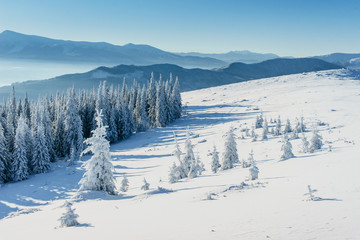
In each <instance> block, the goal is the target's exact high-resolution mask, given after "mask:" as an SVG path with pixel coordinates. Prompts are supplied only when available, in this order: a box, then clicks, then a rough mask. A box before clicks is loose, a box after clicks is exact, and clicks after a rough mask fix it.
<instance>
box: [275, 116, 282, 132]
mask: <svg viewBox="0 0 360 240" xmlns="http://www.w3.org/2000/svg"><path fill="white" fill-rule="evenodd" d="M274 135H275V136H279V135H281V119H280V116H279V117H278V119H277V120H276V125H275V130H274Z"/></svg>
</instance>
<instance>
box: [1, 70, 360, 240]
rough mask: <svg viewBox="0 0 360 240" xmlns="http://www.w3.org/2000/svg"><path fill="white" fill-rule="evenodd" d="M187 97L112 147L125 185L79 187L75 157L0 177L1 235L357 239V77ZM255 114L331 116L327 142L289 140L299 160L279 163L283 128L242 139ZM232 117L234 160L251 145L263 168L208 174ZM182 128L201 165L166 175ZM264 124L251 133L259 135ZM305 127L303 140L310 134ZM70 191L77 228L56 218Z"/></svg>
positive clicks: (311, 78)
mask: <svg viewBox="0 0 360 240" xmlns="http://www.w3.org/2000/svg"><path fill="white" fill-rule="evenodd" d="M182 97H183V103H184V104H185V103H186V105H187V107H186V112H187V116H184V117H182V118H181V119H179V120H177V121H175V122H174V123H173V124H171V125H169V126H168V127H165V128H158V129H152V130H150V131H148V132H144V133H138V134H136V135H134V136H132V137H131V138H130V139H128V140H125V141H122V142H120V143H118V144H114V145H112V146H111V154H112V163H113V165H114V167H115V172H114V176H115V178H116V180H117V183H116V185H117V188H119V187H120V185H121V180H122V177H123V174H126V176H127V177H128V179H129V184H130V185H129V190H128V192H126V193H122V192H121V193H120V194H119V195H118V196H111V195H107V194H106V193H102V192H83V193H81V194H77V189H78V187H79V186H78V181H79V180H80V178H81V176H82V175H83V172H84V169H83V168H82V167H81V165H82V162H78V163H77V164H75V165H74V166H67V163H65V162H61V161H59V162H56V163H54V164H53V165H52V170H51V172H49V173H45V174H38V175H35V176H31V177H30V179H28V180H25V181H21V182H16V183H8V184H5V185H2V186H1V188H0V219H1V220H0V236H1V239H37V240H40V239H256V240H259V239H287V240H289V239H302V240H304V239H326V240H330V239H359V236H360V228H359V225H360V181H359V170H360V157H359V156H360V148H359V144H360V124H359V122H360V80H359V79H353V77H351V76H350V75H349V72H348V71H347V70H331V71H322V72H313V73H306V74H296V75H288V76H281V77H274V78H267V79H260V80H253V81H249V82H243V83H237V84H232V85H225V86H220V87H214V88H208V89H203V90H198V91H193V92H186V93H183V94H182ZM261 112H262V113H263V116H264V118H265V117H266V118H267V119H268V121H269V120H270V118H273V119H275V118H277V116H278V115H280V116H281V119H282V122H283V123H285V122H286V121H285V120H286V119H287V118H289V119H290V120H291V123H292V126H294V121H295V117H298V118H300V117H301V116H303V117H304V120H305V123H306V125H307V128H308V130H312V129H313V127H314V125H315V124H316V123H317V121H322V122H324V123H326V125H325V126H317V129H318V130H319V133H320V134H321V135H322V137H323V143H324V146H323V149H321V150H320V151H315V152H314V153H300V150H301V147H300V145H301V139H296V140H291V143H292V145H293V153H294V155H295V157H294V158H290V159H288V160H286V161H279V160H280V154H281V152H280V148H281V145H282V143H281V136H278V137H274V136H272V135H271V134H269V135H268V137H269V139H268V140H266V141H259V140H258V141H256V142H252V141H251V139H250V138H248V137H247V138H245V139H241V138H240V136H241V134H242V132H241V131H240V129H241V128H243V127H246V126H247V127H249V128H251V126H252V124H253V123H254V122H255V117H256V115H257V114H260V113H261ZM231 125H232V126H233V127H234V128H235V134H236V135H237V136H238V137H239V138H238V139H237V140H236V141H237V147H238V153H239V159H240V160H241V159H247V157H248V154H249V152H250V151H251V149H253V150H254V159H255V161H256V162H257V167H258V168H259V171H260V172H259V179H257V180H255V181H245V179H246V178H247V177H248V174H249V170H248V169H245V168H242V167H241V166H240V164H238V165H236V166H235V168H233V169H230V170H226V171H219V172H218V173H215V174H214V173H212V172H211V167H210V165H211V156H210V155H209V153H210V152H211V151H212V149H213V145H214V144H215V145H216V147H217V150H218V151H219V152H220V154H219V155H220V156H221V154H222V152H223V150H224V138H223V136H224V134H225V133H226V131H227V130H228V129H229V127H230V126H231ZM273 125H274V124H272V123H269V127H272V126H273ZM187 126H189V127H190V130H191V131H192V132H193V134H194V135H193V136H195V138H193V139H192V143H193V144H195V146H194V151H195V155H197V154H198V155H199V156H200V160H201V161H202V162H203V163H204V164H205V168H206V171H205V172H203V175H202V176H199V177H198V178H194V179H182V180H180V182H178V183H174V184H170V183H168V172H169V167H170V166H171V165H172V164H173V162H174V161H176V159H175V157H174V156H172V152H173V150H174V146H175V143H174V141H173V131H175V133H176V134H177V136H178V141H179V144H180V147H181V148H182V149H183V146H184V141H185V132H186V127H187ZM261 130H262V129H257V130H256V131H257V133H258V134H259V135H260V134H261ZM305 135H306V137H308V139H309V138H310V136H311V132H310V131H309V132H306V133H305ZM203 140H206V141H203ZM329 145H331V146H332V151H328V148H329ZM88 159H89V156H87V157H84V158H83V160H88ZM144 177H145V178H146V180H147V181H148V182H149V183H150V189H149V191H145V192H144V191H143V190H141V189H140V188H141V186H142V185H143V179H144ZM160 179H161V181H160ZM243 181H245V184H242V182H243ZM308 185H311V188H312V189H317V192H315V193H314V195H315V196H316V197H320V199H319V200H318V201H306V199H307V198H308V197H307V196H306V195H304V194H306V193H307V192H308V189H307V186H308ZM158 187H160V188H158ZM66 200H68V201H71V202H73V206H72V207H73V209H74V211H75V213H76V214H78V215H79V218H78V221H79V223H80V225H78V226H76V227H68V228H60V227H59V225H60V222H59V221H58V219H59V218H60V217H61V215H62V213H63V207H62V206H63V204H64V202H65V201H66Z"/></svg>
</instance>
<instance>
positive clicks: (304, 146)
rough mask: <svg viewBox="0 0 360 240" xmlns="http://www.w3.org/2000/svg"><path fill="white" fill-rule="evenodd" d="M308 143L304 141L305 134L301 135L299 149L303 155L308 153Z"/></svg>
mask: <svg viewBox="0 0 360 240" xmlns="http://www.w3.org/2000/svg"><path fill="white" fill-rule="evenodd" d="M309 145H310V143H309V141H308V140H307V139H306V137H305V134H304V133H303V135H302V138H301V149H302V152H303V153H308V152H309V151H310V148H309Z"/></svg>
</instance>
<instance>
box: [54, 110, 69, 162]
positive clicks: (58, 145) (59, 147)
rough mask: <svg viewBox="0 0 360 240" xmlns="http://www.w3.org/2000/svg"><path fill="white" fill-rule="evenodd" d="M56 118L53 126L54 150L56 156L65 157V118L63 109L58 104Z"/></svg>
mask: <svg viewBox="0 0 360 240" xmlns="http://www.w3.org/2000/svg"><path fill="white" fill-rule="evenodd" d="M55 118H56V120H55V126H54V128H55V129H54V150H55V153H56V155H57V156H58V157H65V156H66V144H67V143H66V142H65V141H64V139H66V137H65V135H66V132H65V122H64V120H65V118H64V114H63V109H62V107H61V106H60V104H59V105H58V106H57V110H56V117H55Z"/></svg>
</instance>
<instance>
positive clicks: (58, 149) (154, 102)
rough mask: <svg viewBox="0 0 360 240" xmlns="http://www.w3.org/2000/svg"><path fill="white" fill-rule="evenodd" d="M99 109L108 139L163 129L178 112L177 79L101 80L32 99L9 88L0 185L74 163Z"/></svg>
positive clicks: (0, 130) (0, 138)
mask: <svg viewBox="0 0 360 240" xmlns="http://www.w3.org/2000/svg"><path fill="white" fill-rule="evenodd" d="M97 110H98V111H99V110H102V114H103V116H102V120H103V124H104V126H108V127H107V128H106V139H107V140H108V141H110V142H111V143H114V142H118V141H121V140H123V139H127V138H128V137H130V136H131V135H132V134H134V133H136V132H141V131H146V130H147V129H149V128H154V127H164V126H166V125H167V124H169V123H171V122H173V121H174V120H176V119H177V118H179V117H180V116H181V112H182V104H181V95H180V85H179V81H178V78H176V79H175V81H173V78H172V75H171V74H170V76H169V79H168V80H166V81H163V80H162V78H161V75H160V78H159V79H158V80H155V78H154V74H151V78H150V81H149V82H148V83H147V84H144V85H143V86H140V85H139V84H138V83H137V82H136V80H134V81H133V84H132V86H131V87H128V86H127V85H126V82H125V80H124V81H123V84H122V86H120V85H118V86H113V85H110V86H109V85H108V84H107V82H106V81H104V82H101V83H100V85H99V87H98V88H97V89H93V90H91V91H86V90H80V91H79V92H77V93H76V92H75V89H74V88H70V89H68V90H67V93H66V94H65V93H61V94H60V93H57V94H56V95H55V96H53V95H51V96H48V97H42V98H39V99H38V100H37V101H31V100H29V98H28V97H27V95H25V98H24V99H18V100H17V99H16V97H15V89H14V88H13V90H12V92H11V94H10V97H9V99H8V100H7V101H6V102H4V103H3V104H2V105H0V183H5V182H9V181H20V180H24V179H26V178H28V176H29V175H30V174H36V173H44V172H47V171H48V170H49V169H50V163H51V162H54V161H56V160H57V159H68V158H69V159H70V160H71V161H70V162H73V161H74V159H77V158H78V157H79V156H80V153H81V152H82V150H83V149H84V148H85V147H86V146H85V145H84V139H86V138H89V137H90V135H91V132H92V131H93V130H94V129H95V128H96V112H97Z"/></svg>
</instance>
